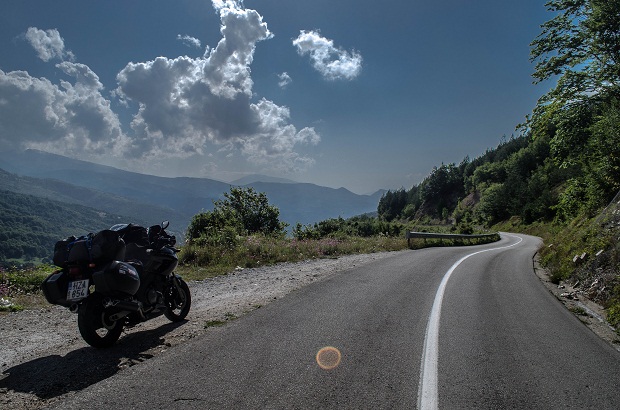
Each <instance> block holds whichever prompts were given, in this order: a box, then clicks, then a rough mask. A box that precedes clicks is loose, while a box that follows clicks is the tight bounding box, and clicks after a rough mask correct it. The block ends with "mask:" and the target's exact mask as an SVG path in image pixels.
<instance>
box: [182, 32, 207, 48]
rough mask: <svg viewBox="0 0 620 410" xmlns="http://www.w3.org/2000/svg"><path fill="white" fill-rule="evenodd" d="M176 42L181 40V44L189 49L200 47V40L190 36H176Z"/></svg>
mask: <svg viewBox="0 0 620 410" xmlns="http://www.w3.org/2000/svg"><path fill="white" fill-rule="evenodd" d="M177 40H181V41H182V42H183V44H185V45H186V46H189V47H196V48H200V47H202V43H201V42H200V40H198V39H197V38H195V37H192V36H188V35H185V36H182V35H180V34H177Z"/></svg>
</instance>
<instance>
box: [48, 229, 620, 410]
mask: <svg viewBox="0 0 620 410" xmlns="http://www.w3.org/2000/svg"><path fill="white" fill-rule="evenodd" d="M539 246H540V242H539V240H538V239H537V238H533V237H529V236H524V235H511V234H504V235H502V240H501V241H500V242H497V243H494V244H489V245H484V246H476V247H457V248H430V249H423V250H417V251H411V252H402V253H397V254H395V255H394V256H393V257H390V258H386V259H383V260H380V261H376V262H374V263H371V264H367V265H364V266H362V267H360V268H356V269H353V270H350V271H346V272H344V273H342V274H340V275H336V276H333V277H331V278H330V279H327V280H324V281H322V282H319V283H315V284H312V285H310V286H307V287H305V288H303V289H301V290H299V291H296V292H294V293H292V294H290V295H288V296H287V297H286V298H283V299H281V300H278V301H275V302H274V303H271V304H269V305H268V306H266V307H263V308H261V309H258V310H256V311H254V312H252V313H250V314H248V315H246V316H244V317H242V318H240V319H238V320H236V321H234V322H232V323H230V324H229V325H227V326H225V327H222V328H216V329H213V330H212V331H210V332H208V333H207V334H206V335H205V336H204V337H201V338H198V339H195V340H193V341H191V342H189V343H187V344H185V345H182V346H179V347H177V348H175V349H173V350H171V351H170V352H169V353H168V354H165V355H162V356H159V357H157V358H154V359H152V360H149V361H147V362H145V363H143V364H142V365H140V366H135V367H132V368H130V369H128V370H125V371H123V372H121V373H119V374H118V375H116V376H114V377H111V378H109V379H107V380H104V381H102V382H100V383H98V384H95V385H92V386H90V387H89V388H87V389H85V390H83V391H81V392H80V393H78V394H76V395H75V396H74V397H72V398H71V399H69V400H67V401H65V402H63V403H60V404H59V405H58V408H59V409H64V410H66V409H89V408H92V409H99V408H134V409H149V410H150V409H152V408H166V409H198V408H200V409H209V408H213V409H219V408H235V409H246V408H251V409H284V408H286V409H307V408H356V409H359V408H363V409H369V408H372V409H379V408H385V409H397V408H398V409H413V408H416V407H418V408H424V409H433V408H441V409H468V408H471V409H534V408H535V409H554V408H578V409H587V408H591V409H607V408H608V409H618V408H620V393H619V390H618V386H620V353H619V352H618V351H616V350H615V349H613V348H612V347H610V346H609V345H608V344H606V343H605V342H603V341H602V340H601V339H599V338H598V337H597V336H596V335H594V334H593V333H592V332H591V331H590V330H589V329H587V328H586V327H585V326H584V325H583V324H581V322H580V321H579V320H578V319H577V318H576V317H575V316H574V315H572V314H570V313H569V312H568V311H567V310H566V309H565V308H564V307H563V306H562V305H561V304H560V303H559V302H558V301H557V300H556V299H555V298H554V297H553V296H552V295H551V294H549V293H548V292H547V291H546V290H545V288H544V287H543V286H542V284H541V283H540V282H539V280H538V279H537V277H536V276H535V275H534V273H533V268H532V257H533V255H534V254H535V252H536V250H537V249H538V247H539ZM190 314H191V313H190Z"/></svg>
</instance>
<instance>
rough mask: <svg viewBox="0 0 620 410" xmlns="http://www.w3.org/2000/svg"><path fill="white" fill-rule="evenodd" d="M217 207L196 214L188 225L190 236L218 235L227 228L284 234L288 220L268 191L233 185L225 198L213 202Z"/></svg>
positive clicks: (242, 233) (236, 230)
mask: <svg viewBox="0 0 620 410" xmlns="http://www.w3.org/2000/svg"><path fill="white" fill-rule="evenodd" d="M213 204H214V209H213V211H207V212H202V213H200V214H197V215H195V216H194V217H193V218H192V221H191V222H190V225H189V227H188V228H187V239H188V240H192V239H196V238H199V237H201V236H218V235H222V232H224V231H225V232H226V236H227V237H228V236H230V232H236V233H237V234H238V235H250V234H254V233H262V234H265V235H284V234H285V229H286V226H287V224H286V223H284V222H280V219H279V218H280V210H279V209H278V208H277V207H275V206H273V205H270V204H269V200H268V199H267V195H266V194H265V193H263V192H261V193H258V192H256V191H255V190H254V188H251V187H250V188H237V187H231V188H230V192H226V193H224V199H221V200H217V201H214V202H213Z"/></svg>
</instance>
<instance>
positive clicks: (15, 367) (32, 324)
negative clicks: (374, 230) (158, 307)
mask: <svg viewBox="0 0 620 410" xmlns="http://www.w3.org/2000/svg"><path fill="white" fill-rule="evenodd" d="M396 253H397V252H381V253H373V254H364V255H349V256H342V257H339V258H337V259H336V258H334V259H317V260H309V261H304V262H298V263H283V264H278V265H276V266H269V267H262V268H255V269H238V270H235V271H234V272H231V273H229V274H227V275H223V276H218V277H216V278H211V279H206V280H203V281H194V282H190V283H189V286H190V290H191V293H192V308H191V310H190V313H189V315H188V317H187V320H186V321H184V322H181V323H171V322H170V321H168V320H167V319H166V318H165V317H163V316H162V317H158V318H156V319H153V320H150V321H148V322H144V323H141V324H139V325H137V326H134V327H132V328H129V329H126V330H125V332H124V333H123V335H122V336H121V339H120V340H119V341H118V343H117V344H116V345H115V346H114V347H112V348H110V349H93V348H91V347H90V346H88V345H87V344H86V343H85V342H84V341H83V340H82V338H81V337H80V334H79V331H78V328H77V316H76V315H75V314H72V313H70V312H69V310H68V309H66V308H63V307H60V306H55V305H46V306H45V307H44V308H39V309H32V310H26V311H23V312H18V313H0V371H1V373H0V408H3V409H9V408H10V409H13V410H21V409H39V408H44V407H47V406H50V405H52V404H53V403H55V402H57V401H59V400H62V399H63V398H66V397H68V396H69V395H71V394H74V393H75V392H77V391H80V390H82V389H84V388H86V387H88V386H90V385H92V384H94V383H97V382H99V381H101V380H104V379H106V378H108V377H111V376H113V375H115V374H116V373H118V372H120V371H122V370H123V369H125V368H128V367H131V366H134V365H137V364H139V363H141V362H143V361H145V360H148V359H150V358H153V357H155V356H157V355H160V354H163V353H165V352H166V351H167V350H168V349H170V348H173V347H174V346H176V345H178V344H181V343H183V342H185V341H187V340H189V339H192V338H195V337H197V336H200V335H201V334H204V333H205V332H208V331H209V327H208V326H206V325H207V323H215V322H226V321H229V320H234V319H236V318H238V317H240V316H242V315H243V314H245V313H247V312H250V311H252V310H255V309H258V308H260V307H261V306H265V305H267V304H268V303H270V302H271V301H273V300H276V299H278V298H282V297H284V296H285V295H286V294H288V293H290V292H292V291H294V290H296V289H299V288H301V287H303V286H305V285H308V284H310V283H313V282H316V281H319V280H323V279H326V278H328V277H330V276H332V275H334V274H337V273H339V272H343V271H346V270H349V269H352V268H355V267H357V266H361V265H363V264H366V263H369V262H372V261H375V260H378V259H383V258H387V257H390V256H392V255H395V254H396Z"/></svg>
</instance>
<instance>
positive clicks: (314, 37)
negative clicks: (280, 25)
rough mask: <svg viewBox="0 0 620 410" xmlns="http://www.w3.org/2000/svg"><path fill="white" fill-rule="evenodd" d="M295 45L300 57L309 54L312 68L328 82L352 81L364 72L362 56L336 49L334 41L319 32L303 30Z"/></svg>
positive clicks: (295, 40) (294, 42) (294, 41)
mask: <svg viewBox="0 0 620 410" xmlns="http://www.w3.org/2000/svg"><path fill="white" fill-rule="evenodd" d="M293 45H294V46H295V47H296V48H297V53H299V55H302V56H303V55H306V54H308V55H309V56H310V60H311V61H312V66H313V67H314V68H315V69H316V70H317V71H318V72H319V73H321V75H323V77H325V78H326V79H328V80H352V79H354V78H355V77H357V76H358V75H359V74H360V72H361V70H362V56H361V55H360V54H359V53H358V52H356V51H351V52H348V51H346V50H343V49H341V48H338V47H335V46H334V42H333V40H330V39H328V38H325V37H323V36H321V34H320V33H319V32H318V31H305V30H302V31H301V32H300V34H299V36H298V37H297V38H296V39H294V40H293Z"/></svg>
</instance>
